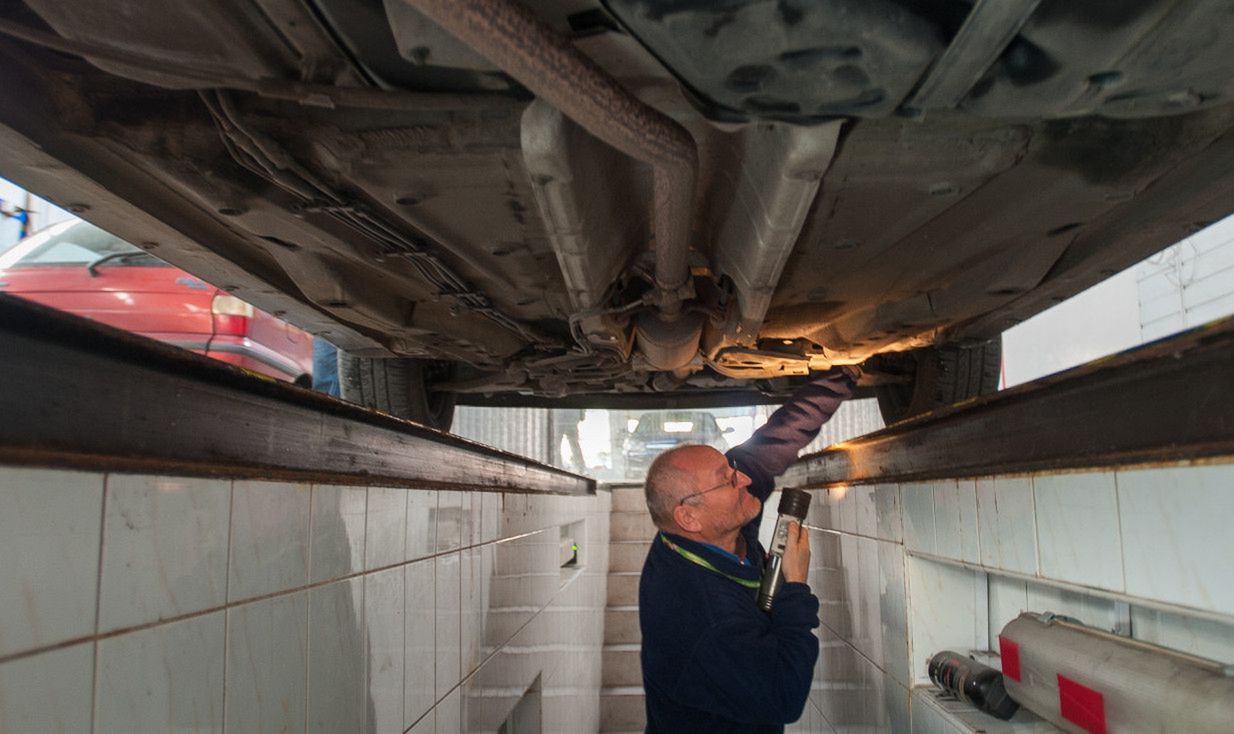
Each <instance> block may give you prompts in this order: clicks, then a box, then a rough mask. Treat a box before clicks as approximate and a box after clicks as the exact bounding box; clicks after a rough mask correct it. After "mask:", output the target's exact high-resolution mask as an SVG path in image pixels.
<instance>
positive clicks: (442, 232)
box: [0, 0, 1234, 418]
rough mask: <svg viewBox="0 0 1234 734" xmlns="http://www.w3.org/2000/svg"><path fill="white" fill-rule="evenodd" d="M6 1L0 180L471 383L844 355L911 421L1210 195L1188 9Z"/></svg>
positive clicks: (739, 385) (1221, 197)
mask: <svg viewBox="0 0 1234 734" xmlns="http://www.w3.org/2000/svg"><path fill="white" fill-rule="evenodd" d="M0 15H2V17H3V19H4V24H3V26H2V27H0V63H3V68H4V69H5V70H6V79H5V82H4V84H3V85H2V87H0V175H4V176H6V177H8V178H10V179H12V180H14V181H15V182H17V183H19V184H22V185H24V186H26V187H27V188H30V189H31V190H34V191H36V192H38V193H40V194H42V195H44V196H47V197H48V198H50V199H52V200H54V201H56V202H57V203H59V204H60V205H62V206H65V207H67V208H69V209H71V210H74V211H77V212H79V213H80V214H81V215H82V216H83V217H85V218H87V219H90V220H92V221H94V222H95V223H96V224H99V225H100V226H103V227H104V228H106V229H108V230H110V231H112V232H114V233H116V234H117V235H120V236H122V237H124V238H126V239H128V240H129V241H132V242H134V243H137V244H138V245H139V246H141V247H143V248H146V249H148V250H150V251H152V252H154V253H155V254H157V255H158V256H159V257H161V258H164V259H166V260H168V261H170V262H172V263H175V264H176V265H178V266H180V267H182V268H184V269H186V270H188V271H190V272H192V273H194V274H195V275H198V276H199V277H202V278H205V279H207V280H208V281H210V282H212V283H214V284H216V285H218V286H220V287H222V288H224V289H226V290H228V291H231V292H233V293H234V294H235V295H237V296H238V297H240V298H243V299H244V300H246V301H249V302H252V303H254V304H256V305H258V306H260V307H262V308H265V309H266V310H268V311H270V312H272V313H274V314H275V315H278V316H281V317H283V318H285V319H287V320H289V321H291V322H292V323H295V324H296V325H298V326H301V327H303V328H305V329H308V330H310V331H312V332H314V333H315V334H317V335H319V336H321V337H324V338H325V339H327V340H329V341H331V342H332V343H334V344H336V345H337V346H339V347H340V348H341V349H342V350H344V351H345V352H346V354H347V355H349V357H348V358H349V359H352V360H359V362H358V364H359V367H357V369H365V370H370V371H371V369H372V368H373V367H374V365H382V364H388V365H390V366H391V368H393V366H394V365H398V364H403V365H404V366H406V365H408V364H410V365H414V366H415V368H414V369H412V370H405V369H404V370H402V371H399V372H398V374H397V375H395V376H394V377H391V375H390V374H387V372H389V370H387V371H383V372H382V376H381V377H382V379H384V380H389V379H398V380H403V381H407V380H410V381H411V382H412V383H413V385H412V387H413V388H414V389H416V390H421V391H426V390H431V391H433V392H435V393H438V394H440V395H448V396H449V398H450V400H458V401H461V402H467V403H472V404H491V405H499V404H501V405H516V404H518V405H529V404H542V405H554V404H555V405H583V406H610V405H611V406H619V405H630V406H634V405H638V404H647V405H658V406H665V407H668V406H673V405H689V404H697V405H702V404H718V403H722V402H733V401H740V400H745V401H751V400H766V399H775V398H777V397H779V396H783V395H784V394H786V393H787V392H788V391H789V390H790V389H791V388H792V387H793V386H794V385H795V384H796V383H798V382H800V381H801V380H802V379H805V378H806V377H807V376H808V375H809V374H810V373H811V372H812V371H818V370H825V369H828V368H830V367H832V366H834V365H849V364H851V365H864V370H865V374H864V376H863V379H862V389H863V391H867V392H868V391H879V394H880V398H881V399H882V400H883V402H884V411H885V412H886V413H887V414H888V415H889V417H891V418H898V417H904V416H906V415H911V414H913V413H917V412H921V411H922V410H924V409H927V408H929V407H931V406H932V405H936V404H941V403H946V402H950V401H953V400H958V399H963V398H965V397H970V396H971V395H975V394H978V393H980V392H988V391H989V390H991V389H993V388H994V387H995V386H996V384H997V374H996V372H997V362H998V351H999V350H998V339H999V335H1000V334H1001V333H1002V331H1003V330H1005V329H1006V328H1008V327H1009V326H1011V325H1014V324H1016V323H1018V322H1020V321H1022V320H1024V319H1026V318H1028V317H1030V316H1032V315H1034V314H1036V313H1038V312H1040V311H1042V310H1044V309H1045V308H1048V307H1049V306H1051V305H1053V304H1054V303H1057V302H1059V301H1062V300H1064V299H1065V298H1067V297H1069V296H1071V295H1074V294H1075V293H1078V292H1079V291H1081V290H1083V289H1085V288H1087V287H1089V286H1091V285H1093V284H1094V283H1096V282H1098V281H1100V280H1102V279H1103V278H1105V277H1108V276H1109V275H1112V274H1113V273H1115V272H1117V271H1119V270H1121V269H1123V268H1125V267H1128V266H1130V265H1132V264H1133V263H1135V262H1137V261H1138V260H1140V259H1142V258H1144V257H1146V256H1148V255H1150V254H1153V253H1155V252H1157V251H1158V250H1160V249H1161V248H1163V247H1165V246H1167V245H1169V244H1171V243H1173V242H1175V241H1177V240H1178V239H1180V238H1182V237H1185V236H1187V235H1188V234H1190V233H1192V232H1194V231H1195V230H1196V229H1198V228H1201V227H1203V226H1205V225H1206V224H1207V223H1208V222H1210V221H1212V220H1214V219H1216V218H1219V217H1222V216H1225V215H1226V214H1229V212H1230V209H1231V208H1232V207H1231V204H1230V202H1229V200H1228V199H1229V197H1228V192H1229V191H1231V190H1232V184H1234V107H1231V105H1230V104H1229V103H1228V97H1229V95H1230V93H1231V92H1232V91H1234V73H1232V72H1234V68H1232V67H1234V56H1231V55H1230V54H1229V53H1228V44H1227V43H1226V42H1225V41H1224V39H1226V38H1228V36H1229V33H1230V32H1231V31H1234V13H1231V12H1230V10H1229V9H1228V7H1227V6H1225V5H1224V4H1221V3H1216V2H1200V1H1196V2H1175V1H1170V0H1140V1H1138V2H1117V3H1115V2H1104V1H1103V2H1084V3H1075V2H1065V1H1063V0H1008V1H1007V2H993V1H992V0H977V2H963V1H962V0H930V1H923V2H910V1H908V0H825V1H822V2H803V1H794V0H764V1H757V0H725V1H721V2H694V1H690V0H605V2H595V1H590V0H543V1H539V2H528V3H527V4H522V3H519V2H517V0H471V1H466V2H451V1H450V0H385V2H384V3H381V2H363V1H360V0H225V1H220V2H210V3H182V2H148V1H146V0H134V2H129V3H125V4H123V5H116V4H114V3H108V2H101V1H99V0H81V1H80V2H75V3H71V4H69V3H62V2H59V1H58V0H25V1H24V2H16V1H14V0H5V1H4V2H2V3H0ZM369 382H372V381H371V380H370V381H369ZM354 383H355V384H356V385H361V383H362V381H360V380H359V379H358V378H357V379H356V380H354ZM421 413H422V411H421ZM421 413H417V414H413V415H412V417H416V415H420V414H421Z"/></svg>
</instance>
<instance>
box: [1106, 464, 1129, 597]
mask: <svg viewBox="0 0 1234 734" xmlns="http://www.w3.org/2000/svg"><path fill="white" fill-rule="evenodd" d="M1110 473H1111V474H1112V475H1113V479H1114V515H1115V519H1116V520H1118V570H1119V571H1121V572H1122V574H1121V575H1122V579H1123V593H1124V594H1125V593H1127V551H1126V548H1127V545H1126V541H1125V539H1124V538H1123V500H1122V491H1121V490H1119V488H1118V477H1119V471H1118V470H1117V469H1116V470H1114V471H1112V472H1110ZM1128 614H1130V612H1128Z"/></svg>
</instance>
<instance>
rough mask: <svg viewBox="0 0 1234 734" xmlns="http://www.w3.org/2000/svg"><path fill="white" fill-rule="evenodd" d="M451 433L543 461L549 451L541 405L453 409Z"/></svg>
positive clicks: (550, 461)
mask: <svg viewBox="0 0 1234 734" xmlns="http://www.w3.org/2000/svg"><path fill="white" fill-rule="evenodd" d="M450 431H451V433H454V434H456V435H459V436H462V437H463V438H469V439H471V440H472V441H479V442H480V443H482V444H486V445H488V446H493V447H494V448H499V449H502V450H504V451H509V452H511V453H514V454H518V455H520V456H526V457H527V458H529V459H534V460H536V461H541V462H544V463H546V464H560V463H561V462H560V460H558V461H553V459H554V458H555V457H552V456H550V451H549V436H548V433H549V411H547V410H545V409H543V408H477V407H472V406H460V407H458V408H457V409H455V411H454V424H453V425H452V426H451V427H450Z"/></svg>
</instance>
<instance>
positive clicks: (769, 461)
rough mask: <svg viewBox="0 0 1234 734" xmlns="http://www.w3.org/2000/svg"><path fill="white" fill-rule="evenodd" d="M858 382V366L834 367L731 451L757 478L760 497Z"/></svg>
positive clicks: (756, 488) (753, 476) (802, 390)
mask: <svg viewBox="0 0 1234 734" xmlns="http://www.w3.org/2000/svg"><path fill="white" fill-rule="evenodd" d="M856 384H857V382H856V370H853V369H851V368H848V367H833V368H832V369H830V370H828V371H827V372H824V373H823V374H822V375H819V376H818V377H816V378H815V379H814V380H813V381H811V382H810V383H808V384H806V385H803V386H802V387H800V388H798V390H797V392H795V393H793V396H792V397H791V398H789V399H788V402H787V403H785V404H784V405H782V406H781V407H780V409H779V410H777V411H776V412H774V413H772V414H771V417H770V418H768V419H767V422H766V423H765V424H763V426H762V427H761V428H759V429H758V430H757V431H755V432H754V435H753V436H751V437H750V438H749V440H748V441H746V442H745V443H743V444H741V445H740V446H736V447H734V448H733V449H731V450H730V451H729V452H728V453H729V456H730V457H731V458H733V459H735V460H736V462H737V465H738V466H739V467H740V468H741V469H742V470H743V471H745V472H746V473H747V474H749V475H750V477H751V478H752V479H754V482H755V485H756V487H752V488H751V489H754V490H755V491H756V492H758V493H760V494H763V497H761V498H760V499H766V493H769V492H770V491H771V486H770V483H771V480H773V479H775V478H776V477H778V476H780V475H781V474H783V473H784V470H785V469H787V468H788V467H789V465H790V464H792V463H793V461H795V460H796V459H797V453H798V452H799V451H801V449H802V448H804V447H805V445H806V444H808V443H810V442H811V441H813V440H814V437H815V436H817V435H818V431H819V429H820V428H822V426H823V424H824V423H826V422H827V421H828V420H830V418H831V416H832V415H834V414H835V412H836V410H837V409H839V407H840V403H842V402H844V401H845V400H846V399H848V397H849V396H851V395H852V394H853V388H854V387H855V386H856ZM758 485H766V486H758Z"/></svg>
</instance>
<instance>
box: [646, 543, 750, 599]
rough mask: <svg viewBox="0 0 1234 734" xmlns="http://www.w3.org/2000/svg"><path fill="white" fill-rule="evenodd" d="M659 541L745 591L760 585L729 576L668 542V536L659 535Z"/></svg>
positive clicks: (700, 557)
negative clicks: (740, 586) (744, 588)
mask: <svg viewBox="0 0 1234 734" xmlns="http://www.w3.org/2000/svg"><path fill="white" fill-rule="evenodd" d="M660 540H662V541H664V545H667V546H668V547H669V548H672V549H673V550H674V551H676V552H677V555H679V556H681V557H682V558H684V559H686V560H687V561H689V562H690V563H693V564H694V565H696V566H702V567H703V568H705V569H707V570H708V571H711V572H712V573H718V574H720V575H721V576H723V577H724V578H726V579H728V580H729V581H732V582H734V583H738V584H741V585H742V586H744V587H746V588H747V589H757V588H759V587H760V586H761V585H762V582H761V581H756V580H752V579H743V578H741V577H739V576H732V575H730V574H727V573H724V572H723V571H721V570H720V569H718V568H716V567H715V566H713V565H711V561H708V560H707V559H706V558H703V557H702V556H700V555H698V554H697V553H694V552H693V551H688V550H686V549H685V548H682V547H681V546H679V545H677V544H676V543H674V542H673V541H671V540H669V539H668V536H666V535H665V534H664V533H660Z"/></svg>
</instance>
